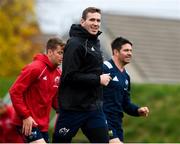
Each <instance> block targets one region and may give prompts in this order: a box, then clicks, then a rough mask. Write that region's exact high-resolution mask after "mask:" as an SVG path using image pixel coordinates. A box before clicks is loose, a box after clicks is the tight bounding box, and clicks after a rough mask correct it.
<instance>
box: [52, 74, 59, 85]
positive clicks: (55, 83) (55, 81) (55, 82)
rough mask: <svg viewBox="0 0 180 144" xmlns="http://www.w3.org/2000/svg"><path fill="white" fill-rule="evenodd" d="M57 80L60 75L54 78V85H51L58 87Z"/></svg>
mask: <svg viewBox="0 0 180 144" xmlns="http://www.w3.org/2000/svg"><path fill="white" fill-rule="evenodd" d="M59 81H60V77H59V76H56V77H55V79H54V86H53V87H58V86H59Z"/></svg>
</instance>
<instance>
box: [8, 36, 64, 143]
mask: <svg viewBox="0 0 180 144" xmlns="http://www.w3.org/2000/svg"><path fill="white" fill-rule="evenodd" d="M63 50H64V43H63V42H62V40H61V39H59V38H51V39H49V40H48V42H47V46H46V54H37V55H36V56H35V57H34V60H33V62H31V63H30V64H28V65H27V66H25V67H24V68H23V69H22V71H21V74H20V75H19V76H18V78H17V80H16V81H15V83H14V84H13V85H12V87H11V88H10V90H9V93H10V97H11V100H12V104H13V106H14V109H15V112H16V113H15V118H14V120H13V124H15V125H16V126H17V127H18V128H19V130H20V132H21V133H22V134H23V136H24V137H25V142H28V143H29V142H31V143H45V142H47V143H49V136H48V127H49V116H50V111H51V107H53V108H54V109H57V107H58V102H57V90H58V86H59V84H58V83H59V79H60V76H61V70H60V68H59V67H58V66H59V65H60V64H61V62H62V59H63Z"/></svg>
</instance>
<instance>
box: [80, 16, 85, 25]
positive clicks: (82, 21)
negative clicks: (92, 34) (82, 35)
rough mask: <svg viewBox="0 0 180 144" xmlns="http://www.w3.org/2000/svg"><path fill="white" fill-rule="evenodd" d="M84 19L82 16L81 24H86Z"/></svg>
mask: <svg viewBox="0 0 180 144" xmlns="http://www.w3.org/2000/svg"><path fill="white" fill-rule="evenodd" d="M84 21H85V20H84V19H83V18H81V21H80V24H81V26H83V25H84Z"/></svg>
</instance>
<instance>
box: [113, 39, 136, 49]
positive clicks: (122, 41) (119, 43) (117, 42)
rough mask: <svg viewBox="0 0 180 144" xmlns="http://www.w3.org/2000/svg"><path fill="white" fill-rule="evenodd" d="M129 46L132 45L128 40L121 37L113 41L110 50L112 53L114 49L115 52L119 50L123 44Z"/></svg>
mask: <svg viewBox="0 0 180 144" xmlns="http://www.w3.org/2000/svg"><path fill="white" fill-rule="evenodd" d="M127 43H128V44H130V45H131V46H132V45H133V44H132V43H131V42H130V41H129V40H127V39H126V38H123V37H117V38H116V39H114V40H113V41H112V43H111V49H112V52H113V50H114V49H117V50H121V48H122V46H123V45H124V44H127Z"/></svg>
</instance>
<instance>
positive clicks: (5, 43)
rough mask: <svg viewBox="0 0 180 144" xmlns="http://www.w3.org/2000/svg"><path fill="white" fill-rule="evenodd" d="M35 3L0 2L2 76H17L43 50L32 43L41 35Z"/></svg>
mask: <svg viewBox="0 0 180 144" xmlns="http://www.w3.org/2000/svg"><path fill="white" fill-rule="evenodd" d="M34 2H35V1H33V0H31V1H25V0H5V1H0V21H1V22H0V67H1V71H0V76H13V75H17V74H18V73H19V71H20V69H21V68H22V67H23V66H24V65H25V64H27V63H28V62H29V61H31V60H32V56H33V55H34V53H36V52H37V51H38V52H39V51H40V50H41V48H40V46H39V45H37V44H34V43H33V42H32V38H33V37H35V36H37V35H39V34H40V30H39V26H38V23H37V21H36V16H35V12H34V9H33V8H34Z"/></svg>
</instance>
